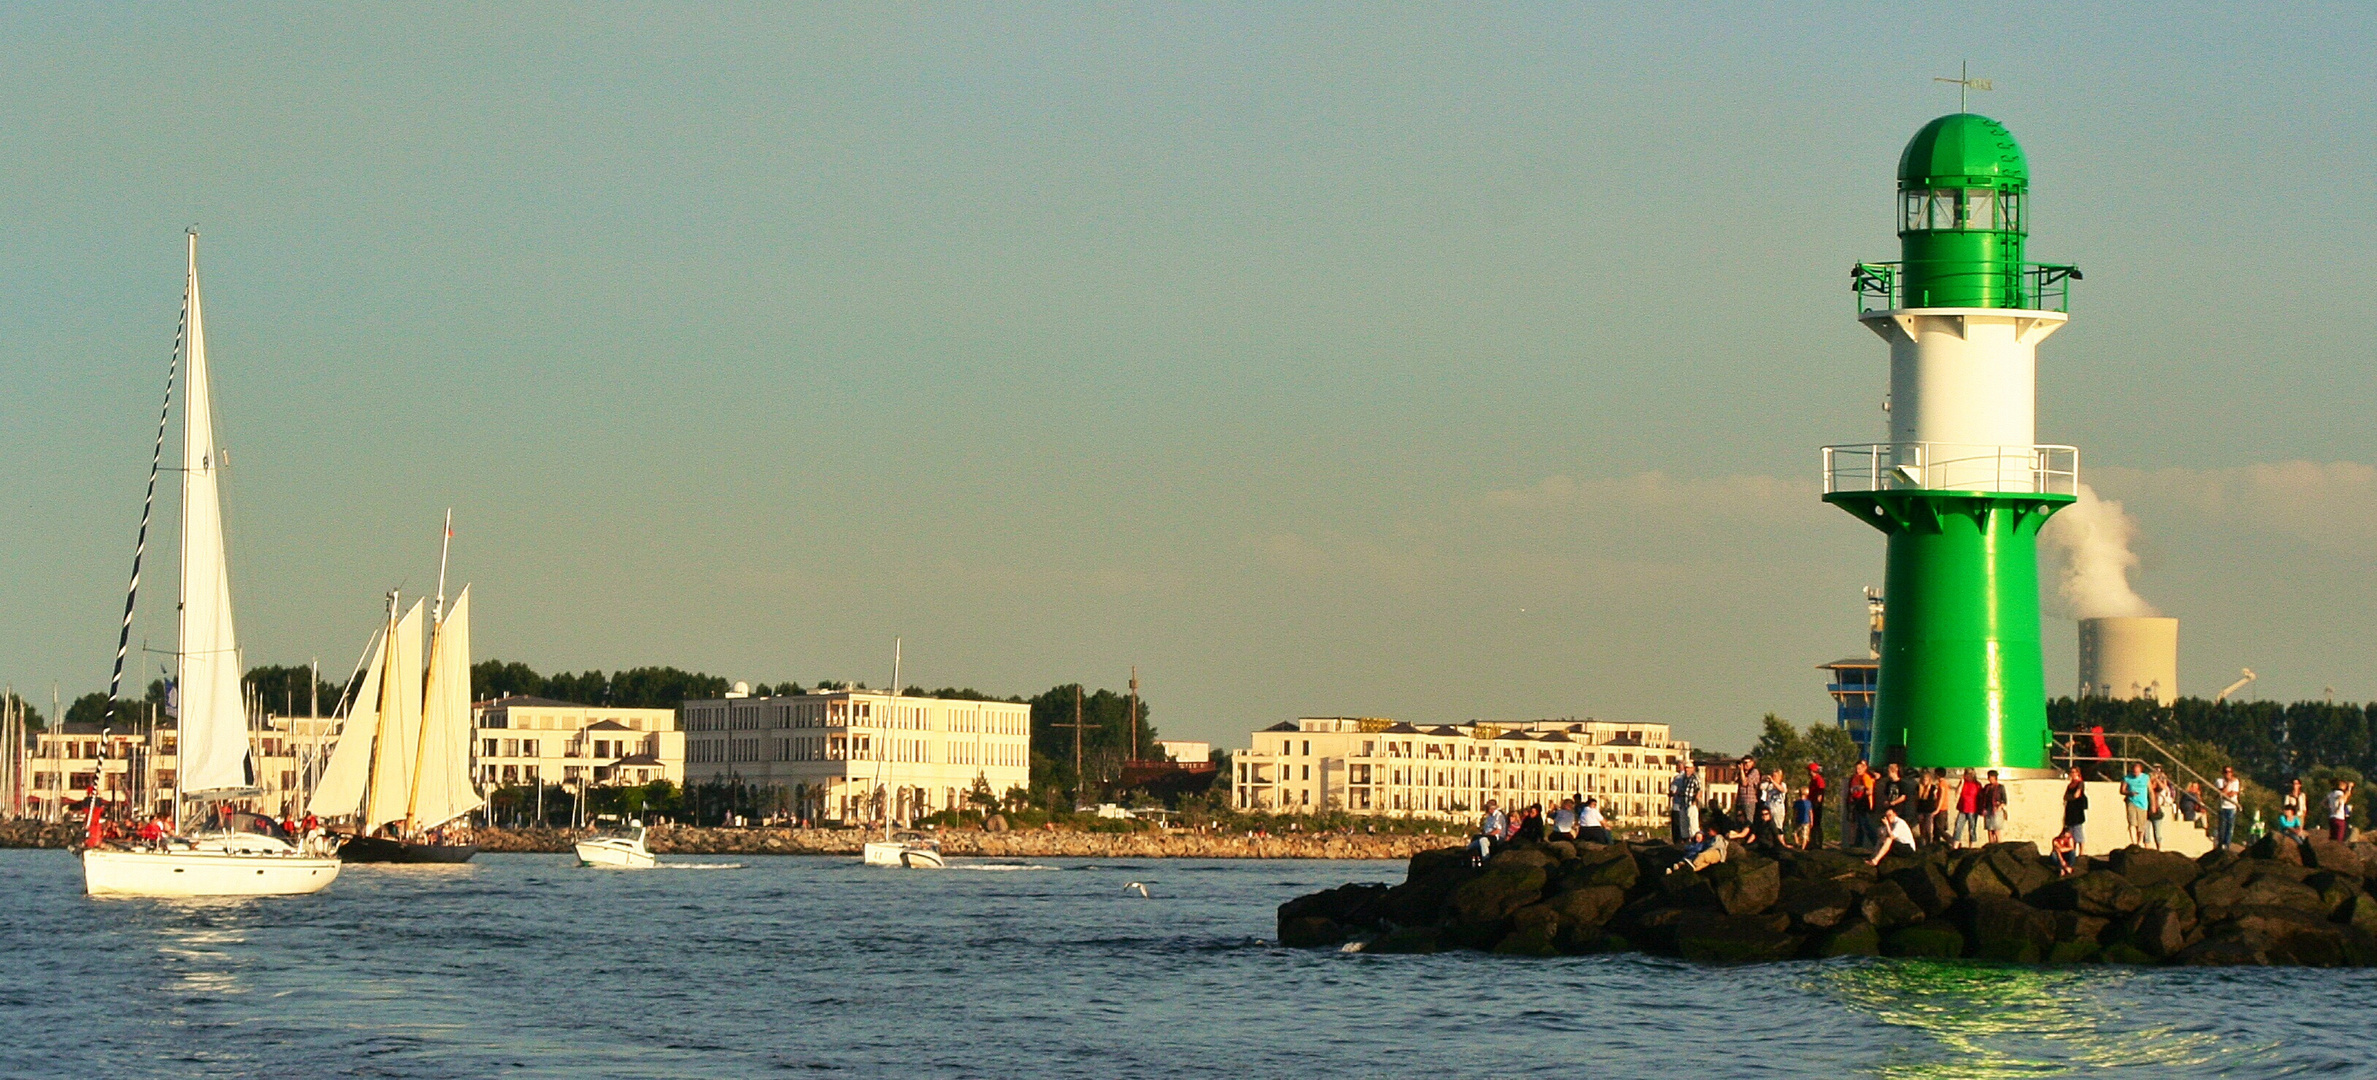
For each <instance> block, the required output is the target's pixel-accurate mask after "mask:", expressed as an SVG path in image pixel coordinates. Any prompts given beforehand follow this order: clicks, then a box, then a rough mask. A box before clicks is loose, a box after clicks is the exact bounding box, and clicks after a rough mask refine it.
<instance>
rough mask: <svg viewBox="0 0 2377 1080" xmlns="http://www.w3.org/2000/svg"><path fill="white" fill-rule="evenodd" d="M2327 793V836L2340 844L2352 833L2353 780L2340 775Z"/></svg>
mask: <svg viewBox="0 0 2377 1080" xmlns="http://www.w3.org/2000/svg"><path fill="white" fill-rule="evenodd" d="M2334 784H2335V786H2334V787H2333V788H2331V789H2329V791H2328V793H2327V838H2328V839H2330V840H2333V841H2335V842H2337V843H2339V844H2341V843H2343V842H2345V840H2346V838H2347V837H2349V836H2350V835H2351V833H2352V782H2351V781H2349V780H2345V779H2343V778H2341V777H2338V778H2337V779H2336V780H2335V781H2334Z"/></svg>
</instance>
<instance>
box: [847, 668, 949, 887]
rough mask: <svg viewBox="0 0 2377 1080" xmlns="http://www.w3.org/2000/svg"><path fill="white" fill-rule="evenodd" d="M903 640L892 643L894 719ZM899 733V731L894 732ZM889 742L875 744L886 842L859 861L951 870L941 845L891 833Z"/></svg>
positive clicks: (870, 844)
mask: <svg viewBox="0 0 2377 1080" xmlns="http://www.w3.org/2000/svg"><path fill="white" fill-rule="evenodd" d="M900 692H901V691H900V639H898V638H893V639H892V642H891V708H892V715H893V717H895V718H896V717H897V716H898V715H899V707H900ZM895 730H896V729H895ZM889 746H890V740H888V739H884V738H880V737H878V738H877V739H876V740H875V774H876V775H875V790H876V791H877V792H878V793H880V794H881V795H882V796H883V839H881V840H869V841H867V845H866V848H865V850H864V852H863V853H862V854H861V855H860V858H861V859H862V860H863V861H864V862H865V864H866V865H868V866H896V867H901V868H903V869H909V870H940V869H943V868H945V867H947V866H948V863H946V862H944V861H942V858H941V844H940V842H939V841H937V840H934V839H932V838H931V837H928V836H926V835H924V834H923V833H916V832H904V833H901V834H899V835H898V836H896V837H895V836H893V835H892V832H891V816H892V815H891V811H892V805H891V792H890V791H888V790H886V789H885V788H884V786H883V766H884V763H885V762H886V761H888V760H889V759H890V752H889V749H888V747H889Z"/></svg>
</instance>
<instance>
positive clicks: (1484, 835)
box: [1469, 799, 1505, 866]
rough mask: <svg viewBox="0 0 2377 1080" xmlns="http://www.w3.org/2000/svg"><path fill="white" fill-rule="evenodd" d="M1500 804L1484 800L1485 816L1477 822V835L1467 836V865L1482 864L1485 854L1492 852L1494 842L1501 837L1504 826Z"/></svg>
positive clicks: (1483, 863)
mask: <svg viewBox="0 0 2377 1080" xmlns="http://www.w3.org/2000/svg"><path fill="white" fill-rule="evenodd" d="M1504 824H1505V821H1504V818H1503V816H1502V804H1501V803H1498V802H1495V801H1494V800H1492V799H1488V800H1486V816H1484V817H1482V818H1479V819H1478V822H1477V835H1475V836H1472V837H1470V838H1469V865H1471V866H1483V865H1485V862H1486V856H1488V855H1492V854H1493V853H1494V844H1495V842H1497V841H1499V840H1501V839H1502V830H1503V828H1504Z"/></svg>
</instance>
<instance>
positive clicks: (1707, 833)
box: [1667, 824, 1729, 873]
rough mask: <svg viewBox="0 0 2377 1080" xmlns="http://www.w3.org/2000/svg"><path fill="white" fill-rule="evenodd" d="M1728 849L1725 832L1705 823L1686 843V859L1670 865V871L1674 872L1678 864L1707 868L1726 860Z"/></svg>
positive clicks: (1696, 868)
mask: <svg viewBox="0 0 2377 1080" xmlns="http://www.w3.org/2000/svg"><path fill="white" fill-rule="evenodd" d="M1728 850H1729V849H1728V848H1727V845H1726V843H1725V834H1724V833H1721V832H1718V831H1717V830H1716V829H1715V828H1713V827H1711V826H1709V825H1705V824H1704V825H1702V826H1701V827H1700V832H1699V833H1697V834H1696V835H1694V836H1693V837H1692V842H1691V843H1688V844H1685V845H1684V856H1685V858H1684V861H1683V862H1680V863H1677V864H1675V866H1670V867H1668V868H1667V869H1668V872H1670V873H1673V872H1674V871H1675V868H1676V866H1689V867H1691V868H1692V869H1694V870H1706V869H1708V868H1709V867H1712V866H1715V865H1717V864H1718V863H1721V862H1724V861H1725V855H1726V852H1727V851H1728Z"/></svg>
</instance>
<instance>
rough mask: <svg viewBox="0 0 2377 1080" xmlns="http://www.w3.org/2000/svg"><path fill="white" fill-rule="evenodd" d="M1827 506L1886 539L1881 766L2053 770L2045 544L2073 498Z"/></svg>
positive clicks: (1862, 499) (1834, 499)
mask: <svg viewBox="0 0 2377 1080" xmlns="http://www.w3.org/2000/svg"><path fill="white" fill-rule="evenodd" d="M1824 501H1826V502H1829V503H1832V504H1834V505H1836V506H1839V507H1840V508H1842V509H1844V510H1847V511H1849V512H1850V513H1852V514H1855V515H1857V518H1858V520H1860V521H1863V522H1865V523H1866V524H1868V525H1871V526H1873V527H1874V528H1877V529H1880V530H1881V531H1882V532H1884V533H1885V534H1888V536H1889V537H1890V559H1889V569H1888V572H1887V574H1886V575H1885V577H1884V581H1883V590H1884V591H1883V594H1882V595H1883V596H1884V597H1886V598H1887V600H1888V603H1889V605H1890V606H1889V609H1888V611H1887V613H1886V614H1885V615H1884V619H1883V624H1882V662H1881V666H1882V671H1881V686H1880V689H1879V693H1878V695H1877V697H1876V699H1875V702H1874V721H1873V724H1874V728H1873V753H1874V755H1875V758H1876V761H1877V764H1878V763H1880V762H1887V761H1898V762H1901V763H1903V764H1905V765H1909V766H1912V767H1915V768H1922V769H1930V768H1942V769H1968V768H1970V769H1999V770H2007V771H2009V772H2010V771H2011V770H2025V771H2029V770H2046V769H2048V768H2050V764H2049V761H2048V756H2047V752H2048V731H2047V684H2046V677H2045V676H2044V674H2042V672H2041V655H2040V647H2039V557H2038V535H2039V526H2041V525H2043V524H2045V523H2046V520H2047V518H2048V517H2049V516H2051V515H2053V514H2054V513H2055V512H2056V511H2057V510H2060V509H2062V508H2063V507H2064V506H2066V505H2069V504H2070V503H2071V502H2072V501H2073V497H2072V496H2070V495H2047V494H2012V493H2001V492H1984V491H1839V492H1833V493H1831V494H1828V495H1826V496H1824Z"/></svg>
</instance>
